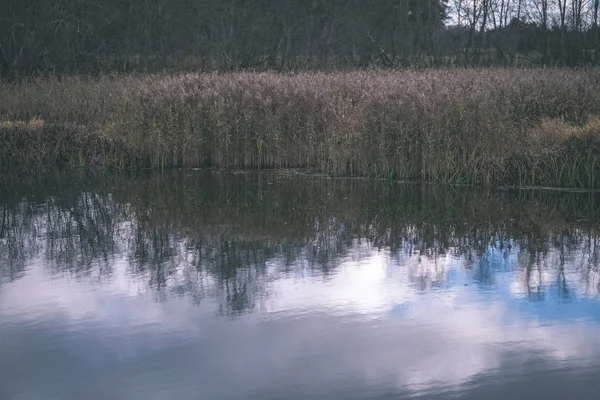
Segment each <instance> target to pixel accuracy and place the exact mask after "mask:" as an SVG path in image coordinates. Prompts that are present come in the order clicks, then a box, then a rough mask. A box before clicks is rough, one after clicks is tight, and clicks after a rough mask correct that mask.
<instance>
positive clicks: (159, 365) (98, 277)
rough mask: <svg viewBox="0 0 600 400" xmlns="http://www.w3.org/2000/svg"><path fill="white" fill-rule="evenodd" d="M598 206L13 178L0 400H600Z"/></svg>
mask: <svg viewBox="0 0 600 400" xmlns="http://www.w3.org/2000/svg"><path fill="white" fill-rule="evenodd" d="M599 221H600V196H599V195H597V194H593V193H565V192H558V191H537V190H522V191H511V190H495V191H492V190H483V189H476V188H457V187H444V186H435V185H419V184H400V183H390V182H374V181H367V180H351V179H350V180H332V179H326V178H322V177H314V176H302V175H298V174H294V173H289V172H288V173H283V172H277V173H273V172H271V173H256V172H253V173H225V172H206V171H177V172H172V173H166V174H145V175H127V176H89V175H84V174H82V173H81V174H80V173H76V174H73V173H70V174H66V173H65V174H59V173H46V174H44V175H43V176H37V177H34V176H29V175H25V174H18V173H15V174H4V175H2V176H0V399H2V400H21V399H27V400H29V399H57V400H59V399H60V400H63V399H102V400H104V399H134V400H135V399H402V398H422V399H447V398H465V399H507V398H510V399H527V398H532V399H533V398H536V399H565V398H572V399H597V398H598V396H600V395H599V393H600V357H599V356H600V296H599V292H600V269H599V267H600V259H599V255H600V247H599V246H598V245H597V243H598V239H599V234H600V225H599V224H598V222H599Z"/></svg>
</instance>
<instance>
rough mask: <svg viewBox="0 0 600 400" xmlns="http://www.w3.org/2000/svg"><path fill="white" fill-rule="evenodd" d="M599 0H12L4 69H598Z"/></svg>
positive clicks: (4, 34)
mask: <svg viewBox="0 0 600 400" xmlns="http://www.w3.org/2000/svg"><path fill="white" fill-rule="evenodd" d="M599 2H600V0H344V1H342V0H278V1H267V0H4V1H2V3H1V4H0V76H2V77H4V78H7V77H8V78H13V77H22V76H26V75H30V74H35V73H43V72H48V71H51V72H56V73H76V72H95V71H107V70H110V71H114V70H120V71H123V70H162V69H165V68H168V69H195V70H198V69H202V70H249V69H255V70H265V69H270V70H302V69H332V68H361V67H367V66H384V67H398V66H408V65H411V66H413V65H415V66H443V65H487V64H500V65H511V64H513V65H514V64H518V63H523V62H524V61H527V62H529V63H536V64H545V65H549V64H551V65H589V64H594V63H598V61H599V58H600V57H599V51H598V49H599V43H600V41H599V35H598V9H599Z"/></svg>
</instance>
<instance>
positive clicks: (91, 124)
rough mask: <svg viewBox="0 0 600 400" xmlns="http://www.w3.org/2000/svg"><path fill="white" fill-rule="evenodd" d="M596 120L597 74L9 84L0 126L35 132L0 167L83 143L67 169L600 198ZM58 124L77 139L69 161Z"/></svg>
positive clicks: (4, 131) (19, 135)
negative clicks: (392, 183) (494, 188)
mask: <svg viewBox="0 0 600 400" xmlns="http://www.w3.org/2000/svg"><path fill="white" fill-rule="evenodd" d="M598 116H600V74H599V73H598V72H597V71H572V70H541V69H538V70H536V69H533V70H514V69H471V70H426V71H411V70H403V71H357V72H347V73H342V72H339V73H301V74H296V75H284V74H277V73H235V74H183V75H177V76H168V75H139V76H138V75H126V76H103V77H100V78H94V79H91V78H81V77H73V78H60V79H59V78H51V79H47V78H44V79H32V80H29V81H27V82H23V83H19V84H5V85H1V86H0V121H4V124H5V125H7V124H10V123H14V121H36V124H35V126H29V125H27V124H25V125H26V126H24V127H23V126H21V127H18V128H17V127H14V126H8V127H7V126H4V127H2V125H1V124H0V139H1V140H2V142H0V162H1V163H2V165H8V164H12V163H14V162H15V159H16V160H22V162H25V163H28V162H30V161H35V162H37V163H39V162H42V161H44V162H46V161H49V160H50V161H51V160H52V155H53V154H54V153H57V154H58V153H60V154H63V155H64V154H70V153H71V152H73V149H72V147H73V146H80V147H84V149H81V150H79V151H75V152H74V154H77V157H72V159H68V160H66V162H68V163H71V164H72V163H75V164H85V165H87V164H94V165H97V164H103V165H111V166H118V167H125V166H141V165H142V166H152V167H171V166H183V167H192V166H194V167H195V166H216V167H243V168H278V167H299V168H308V169H313V170H317V171H321V172H326V173H330V174H344V175H348V174H350V175H373V176H384V177H390V178H399V179H424V180H437V181H444V182H455V183H490V184H520V185H531V184H536V185H537V184H540V185H554V186H577V187H589V186H593V187H597V186H600V173H598V172H599V171H598V168H600V167H599V163H598V159H599V157H600V120H599V119H598ZM39 121H43V123H41V124H40V122H39ZM40 125H41V126H40ZM60 127H65V128H64V131H68V132H72V133H71V134H72V135H73V136H74V137H77V138H79V139H78V141H65V142H64V145H60V146H69V147H65V148H66V150H65V148H63V149H57V147H59V145H57V144H56V142H57V141H56V140H55V139H54V137H57V136H61V135H64V133H60V132H58V131H60ZM29 131H37V132H38V133H37V134H36V135H37V136H36V135H34V136H36V137H38V138H39V137H41V138H42V139H39V140H37V141H30V140H29V139H27V140H24V139H23V136H25V137H27V133H26V132H29ZM29 135H32V134H31V133H29ZM88 147H90V148H93V149H92V150H90V149H88ZM15 154H22V156H20V157H15V156H14V155H15ZM32 154H46V155H47V156H46V157H45V158H44V159H43V160H41V161H40V160H39V159H40V157H37V158H35V157H34V158H32V156H31V155H32ZM89 154H92V155H93V156H90V155H89ZM64 158H65V157H64V156H63V159H64ZM67 158H68V157H67Z"/></svg>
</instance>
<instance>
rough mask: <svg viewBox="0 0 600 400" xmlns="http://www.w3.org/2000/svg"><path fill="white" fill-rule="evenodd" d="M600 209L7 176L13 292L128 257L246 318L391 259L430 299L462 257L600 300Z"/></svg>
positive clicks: (488, 277)
mask: <svg viewBox="0 0 600 400" xmlns="http://www.w3.org/2000/svg"><path fill="white" fill-rule="evenodd" d="M598 200H599V195H598V194H596V193H580V192H562V191H549V190H508V189H506V190H491V189H481V188H470V187H451V186H437V185H428V184H416V183H407V184H400V183H394V182H381V181H370V180H359V179H327V178H323V177H315V176H307V175H301V174H297V173H293V172H281V171H280V172H244V173H233V172H208V171H174V172H169V173H162V174H130V175H125V174H122V175H109V176H104V175H101V176H91V175H86V174H84V173H81V174H75V175H73V174H72V173H71V174H66V173H64V174H63V173H59V172H56V173H54V174H52V173H47V174H45V175H43V176H34V177H26V176H24V175H20V174H12V175H3V176H2V177H1V178H0V209H1V215H0V254H2V262H1V263H0V282H3V281H4V282H10V281H13V280H16V279H19V277H20V276H22V275H23V274H24V273H25V271H26V270H27V268H28V264H29V263H30V261H31V260H34V259H35V258H37V257H44V259H45V260H46V262H47V265H49V266H51V267H50V269H51V271H49V272H50V273H51V274H68V275H69V276H74V277H76V278H79V279H97V280H107V279H111V277H112V275H113V272H114V271H113V268H115V260H116V259H120V258H125V259H126V260H127V265H128V268H129V271H128V274H127V276H128V277H129V278H130V279H132V280H136V281H137V282H138V283H139V284H140V285H141V286H142V287H143V288H144V290H145V291H149V292H152V293H154V295H155V297H156V299H157V300H161V301H162V300H166V299H168V298H169V297H170V296H188V297H190V298H192V299H193V301H195V302H201V301H203V299H205V298H210V299H212V300H216V301H217V302H218V304H219V305H220V306H219V310H220V312H221V313H223V314H225V315H236V314H240V313H244V312H247V311H251V310H254V309H256V308H257V307H260V306H261V304H263V303H264V302H265V301H266V300H268V298H269V296H270V283H271V282H274V281H276V280H277V279H279V278H281V277H286V276H293V275H296V274H299V275H301V276H314V277H321V278H323V279H328V277H330V276H333V275H334V274H336V273H337V272H338V271H337V270H338V269H339V268H340V264H341V263H342V261H344V260H348V259H355V260H361V259H365V258H366V257H369V256H370V255H372V254H373V253H374V252H377V251H380V252H383V253H384V254H386V256H387V257H389V259H390V263H391V264H392V265H395V266H397V267H398V268H408V269H409V271H408V273H407V274H406V276H407V277H408V278H407V279H409V281H410V284H411V285H413V286H414V287H415V288H417V289H418V290H434V289H435V288H437V287H444V286H445V285H447V284H448V280H449V272H448V269H447V266H448V260H454V262H456V263H460V265H461V268H462V269H463V270H464V271H466V272H467V273H468V274H469V275H470V277H471V279H472V280H473V281H474V282H475V283H476V284H477V285H479V286H480V287H482V288H487V289H489V288H491V287H493V286H494V279H495V276H496V274H497V273H498V272H506V271H509V272H513V273H514V279H515V281H514V282H513V284H512V288H513V290H514V295H517V296H520V295H522V296H525V297H526V298H528V299H529V300H530V301H544V300H545V299H546V296H547V295H548V292H549V291H551V292H552V295H553V296H556V297H558V298H559V299H561V301H569V299H571V297H572V296H574V295H577V293H579V295H584V296H597V295H598V293H599V292H600V279H599V271H598V265H599V263H598V246H597V242H598V228H597V221H598V220H599V219H598V217H599V216H600V215H599V211H600V210H599V208H598V206H597V204H598V203H599V202H598ZM512 256H514V258H515V260H516V262H509V259H510V258H511V257H512ZM407 260H409V261H410V262H408V261H407ZM440 260H446V262H439V261H440ZM573 285H575V286H576V287H573Z"/></svg>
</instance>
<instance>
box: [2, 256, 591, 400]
mask: <svg viewBox="0 0 600 400" xmlns="http://www.w3.org/2000/svg"><path fill="white" fill-rule="evenodd" d="M360 247H361V248H360V253H361V254H362V256H360V257H358V256H356V255H354V256H350V257H347V258H346V259H344V260H341V261H340V265H339V266H338V267H337V268H336V270H335V271H336V272H335V273H333V274H331V275H330V276H329V277H327V279H324V278H323V276H320V275H318V274H312V275H304V274H303V273H302V272H301V270H300V269H296V272H294V273H289V274H286V275H285V276H279V277H278V278H277V279H272V280H270V281H269V282H268V283H266V285H267V286H268V287H267V290H268V293H269V295H268V297H265V298H264V299H263V301H262V302H261V305H260V307H259V309H257V310H256V311H255V312H254V313H252V314H249V315H243V316H240V317H238V318H233V319H231V318H230V319H228V318H222V317H219V316H218V315H216V313H215V308H216V307H215V303H213V302H212V301H210V300H206V301H203V302H202V303H201V304H200V305H197V304H193V303H192V302H191V301H189V299H187V298H185V297H178V298H170V299H169V300H168V301H165V302H159V301H155V299H154V298H153V294H152V292H151V291H149V289H148V287H147V285H145V284H144V283H143V282H140V280H139V277H135V276H132V275H131V274H130V273H128V268H127V261H126V260H125V259H121V260H117V261H116V262H115V265H114V266H113V270H114V273H113V275H112V277H111V278H110V279H108V280H105V281H102V282H98V281H96V280H94V279H89V278H87V279H75V278H72V277H69V276H62V277H50V276H48V275H46V273H45V271H44V268H43V267H42V261H41V260H37V261H36V262H35V263H33V265H32V267H31V268H30V269H29V270H28V271H27V273H26V274H25V276H24V277H22V278H21V279H19V280H16V281H15V282H13V283H11V284H8V285H3V286H1V287H0V318H1V320H2V321H4V323H0V333H2V330H3V329H4V330H5V334H6V335H5V338H4V340H3V341H0V354H5V355H6V354H8V359H9V360H11V362H26V360H24V361H19V360H22V359H23V357H21V356H25V357H24V358H25V359H26V358H27V357H26V355H24V354H18V352H27V348H26V347H25V344H24V343H21V342H20V341H21V340H25V339H22V338H21V335H22V334H23V333H24V332H25V331H28V332H29V333H28V334H33V335H36V334H38V335H39V336H40V340H42V339H43V338H44V337H45V335H47V334H51V335H65V334H66V333H70V334H71V335H76V336H81V337H88V341H87V342H86V341H84V343H95V344H98V343H101V344H102V347H101V348H100V349H97V351H98V352H102V351H104V352H106V353H108V354H113V353H115V354H116V353H118V354H119V357H120V358H118V359H119V360H121V361H119V362H122V361H123V360H128V362H129V364H119V362H117V365H120V367H118V366H115V365H113V366H112V367H111V365H106V366H105V367H106V368H123V369H124V370H123V376H136V375H135V373H133V372H132V371H131V370H129V369H127V368H133V369H134V370H136V371H138V372H139V371H145V369H144V368H149V367H148V365H151V364H152V361H148V358H150V359H151V360H152V357H156V363H158V364H159V366H156V367H155V369H154V370H153V373H156V368H158V369H159V370H161V371H163V372H164V373H165V374H168V376H169V377H170V379H172V380H175V383H177V384H178V387H179V389H180V390H184V389H182V388H187V389H185V390H190V388H193V389H194V390H196V389H198V390H200V389H201V390H202V391H203V393H205V395H206V398H211V396H212V397H213V398H214V397H215V396H217V397H221V398H225V397H228V398H233V397H236V396H240V397H243V396H244V395H245V394H249V393H268V392H269V391H272V390H275V388H276V387H279V388H286V387H288V386H289V387H292V386H294V385H296V386H297V385H300V386H301V385H308V386H310V387H311V388H312V389H311V390H313V391H315V393H320V394H321V395H323V394H324V393H326V392H327V390H330V389H331V386H332V385H334V384H336V382H337V383H343V382H345V383H344V384H345V385H349V386H348V387H352V385H358V386H360V385H363V386H364V385H367V386H369V385H384V386H386V387H389V388H391V389H390V390H397V391H398V392H406V393H413V394H418V393H425V392H432V391H433V392H436V391H443V390H449V389H453V388H457V387H459V386H460V385H464V384H466V383H467V382H469V381H470V380H473V379H476V378H477V377H479V376H482V375H491V376H493V375H494V374H498V373H500V371H502V374H503V376H512V377H514V379H518V378H519V374H521V373H522V370H523V368H525V366H526V365H528V363H530V362H533V361H536V360H537V362H539V363H542V364H543V363H545V362H546V363H549V364H552V365H553V368H556V367H557V366H561V365H562V366H568V367H569V368H583V367H586V366H587V367H589V366H593V365H596V363H597V361H596V360H597V358H598V356H599V355H600V325H599V324H598V321H596V320H594V319H592V317H593V316H594V315H597V313H598V311H599V309H600V307H599V305H598V304H596V303H594V302H592V301H590V300H586V299H588V298H589V296H595V295H596V294H595V293H593V292H590V290H589V287H591V286H593V284H594V282H597V281H598V276H597V274H596V275H594V274H593V273H592V278H591V281H592V283H591V284H590V283H589V280H588V281H586V282H587V283H586V285H587V286H586V287H583V288H582V286H585V285H583V284H582V283H581V282H582V278H581V274H578V273H577V271H576V270H575V269H573V268H570V269H568V271H567V273H566V274H565V277H566V280H567V281H568V282H569V283H570V284H571V285H572V286H573V288H574V289H573V290H574V293H575V295H574V296H575V300H576V301H574V302H571V303H567V304H562V305H560V307H579V308H581V307H580V306H581V304H584V306H583V308H581V309H582V310H583V311H581V310H580V312H579V314H577V315H578V316H577V318H562V319H561V318H556V319H555V318H552V317H551V316H550V317H544V316H543V315H538V314H536V312H535V311H536V308H531V307H529V308H522V307H521V306H520V304H529V303H528V301H527V298H526V296H525V295H524V293H526V290H527V288H526V286H527V285H524V284H523V275H522V272H519V271H520V270H519V268H516V267H515V266H514V265H513V268H512V270H508V271H507V272H502V273H497V274H496V278H495V280H494V283H493V286H494V288H493V290H486V291H484V290H481V289H480V287H478V286H477V285H476V284H473V282H471V281H470V280H469V279H468V276H469V273H468V271H467V270H466V267H465V266H466V265H467V264H466V263H465V262H464V261H463V260H459V259H457V258H454V257H451V256H440V257H438V258H437V260H435V261H433V260H431V259H428V258H426V257H418V256H412V257H403V258H402V259H401V261H400V259H399V258H398V257H390V255H389V254H388V253H387V252H385V251H378V250H376V249H373V248H369V249H365V247H364V244H361V245H360ZM516 254H517V252H516V251H515V252H513V253H512V254H511V255H509V256H508V257H502V258H501V259H496V261H494V260H492V261H489V260H488V261H489V262H502V263H507V264H514V263H518V262H520V261H519V257H517V256H516ZM351 255H352V254H351ZM494 257H496V256H494ZM492 258H493V257H492ZM496 258H497V257H496ZM574 261H576V260H574ZM574 261H573V262H574ZM548 262H549V263H553V262H554V261H553V259H549V260H548ZM399 264H401V265H399ZM269 268H270V269H272V270H273V271H270V273H271V274H272V275H274V274H276V270H277V269H278V268H279V266H278V265H277V262H272V263H271V264H270V266H269ZM469 268H473V266H472V265H471V266H469ZM513 271H517V272H513ZM548 271H550V272H548ZM552 271H553V270H552V269H547V270H545V272H544V273H542V274H538V277H537V278H535V279H538V280H537V281H535V282H533V283H535V284H536V285H538V286H540V287H548V286H549V285H552V284H553V282H554V281H555V280H556V274H554V273H552ZM181 274H185V271H181ZM450 277H452V278H450ZM206 279H210V278H209V277H206ZM463 282H464V283H468V285H467V286H465V284H464V283H463ZM531 284H532V283H531V280H530V286H531ZM577 296H579V297H577ZM586 296H588V297H586ZM579 300H581V301H579ZM586 302H587V303H586ZM586 304H587V305H586ZM550 306H551V305H550V304H540V305H539V309H540V310H546V309H547V307H550ZM555 306H556V305H555ZM545 307H546V308H545ZM557 307H558V306H557ZM586 307H587V308H586ZM532 310H533V311H532ZM3 324H4V325H3ZM3 326H4V328H3ZM32 332H33V333H32ZM52 343H53V344H52V345H55V346H69V345H70V343H69V342H68V341H61V340H58V339H56V341H55V342H52ZM41 346H42V347H43V344H42V345H41ZM10 348H13V350H12V351H11V350H10ZM15 349H17V350H15ZM165 349H166V350H165ZM59 351H62V352H66V351H67V349H66V348H65V349H59ZM2 352H4V353H2ZM169 352H171V353H172V354H171V356H168V354H169ZM11 354H12V357H11ZM153 355H154V356H153ZM88 360H89V353H87V352H82V353H81V356H80V359H79V363H82V364H84V365H86V363H88V362H89V361H88ZM143 360H145V361H143ZM4 362H6V361H4ZM41 362H42V363H44V362H48V361H41ZM137 363H140V365H138V364H137ZM144 364H146V365H144ZM542 364H540V365H542ZM0 365H1V366H2V367H3V368H6V367H7V365H6V364H4V365H3V362H2V361H0ZM64 368H65V370H64V371H62V370H60V369H58V370H56V371H55V372H52V370H50V371H47V372H46V373H48V374H50V375H51V376H52V374H53V373H55V374H57V376H55V377H54V378H56V379H58V375H59V374H61V373H65V374H66V373H68V371H69V368H70V367H69V366H65V367H64ZM540 368H541V369H543V368H545V367H540ZM17 370H18V369H17ZM13 374H15V372H13ZM144 376H145V375H144ZM19 378H20V379H15V376H13V379H12V380H11V381H5V382H4V383H5V384H6V385H7V386H6V387H8V389H5V390H8V392H5V393H4V394H7V393H8V394H12V395H14V397H15V398H18V397H17V396H16V395H15V394H16V393H21V394H23V395H31V394H32V393H33V394H35V393H38V392H36V390H38V389H39V390H40V391H42V388H40V387H38V386H36V385H37V383H36V382H37V381H36V380H35V379H34V378H33V377H32V378H31V379H29V378H28V377H27V376H20V377H19ZM7 379H8V378H7ZM122 379H125V378H122ZM165 379H166V378H165ZM167 380H168V379H167ZM224 380H226V381H227V382H228V383H227V384H223V382H224ZM0 381H2V378H0ZM134 381H135V380H134V379H133V378H132V379H130V380H124V381H123V382H122V383H121V385H122V386H121V389H122V390H124V391H129V392H130V393H131V395H132V397H139V396H140V394H141V393H142V391H147V393H148V394H147V395H150V397H148V398H158V397H152V393H158V392H159V391H160V390H162V389H164V385H165V383H164V382H163V381H160V380H158V381H155V382H152V381H150V382H148V381H146V382H145V383H144V385H143V389H142V386H140V387H137V386H135V387H134V386H132V385H134V384H133V383H132V382H134ZM161 382H162V383H161ZM175 383H173V382H171V383H170V384H175ZM153 385H157V386H153ZM161 385H163V386H161ZM0 386H1V385H0ZM57 390H58V389H57ZM281 390H283V389H281ZM2 393H3V392H2V389H0V397H2V396H1V395H2ZM144 393H146V392H144ZM8 397H9V398H10V397H11V396H8Z"/></svg>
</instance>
